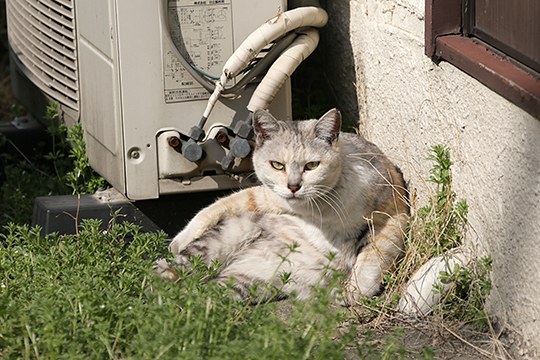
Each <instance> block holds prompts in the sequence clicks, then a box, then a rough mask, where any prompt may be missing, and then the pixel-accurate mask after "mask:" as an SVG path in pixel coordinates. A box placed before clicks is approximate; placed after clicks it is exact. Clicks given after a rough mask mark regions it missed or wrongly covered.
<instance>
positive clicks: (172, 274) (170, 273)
mask: <svg viewBox="0 0 540 360" xmlns="http://www.w3.org/2000/svg"><path fill="white" fill-rule="evenodd" d="M154 274H156V275H157V276H159V277H161V278H163V279H165V280H170V281H175V280H176V279H178V273H177V272H176V269H174V268H173V267H172V266H171V264H169V263H168V262H167V260H165V259H158V260H157V261H156V264H155V265H154Z"/></svg>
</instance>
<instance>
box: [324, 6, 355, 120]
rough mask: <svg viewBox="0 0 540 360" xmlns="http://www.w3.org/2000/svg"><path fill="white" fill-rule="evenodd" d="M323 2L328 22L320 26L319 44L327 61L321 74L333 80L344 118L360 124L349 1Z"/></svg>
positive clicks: (333, 95)
mask: <svg viewBox="0 0 540 360" xmlns="http://www.w3.org/2000/svg"><path fill="white" fill-rule="evenodd" d="M321 5H322V6H323V7H324V8H325V9H326V11H327V12H328V24H327V25H326V26H325V27H324V28H323V29H321V40H320V43H319V46H318V48H317V50H318V51H319V53H321V55H320V57H321V59H322V61H324V63H323V64H324V66H323V67H321V69H322V70H323V71H322V75H323V76H324V77H325V80H326V82H327V83H328V84H330V91H332V97H333V98H334V99H335V106H336V107H337V108H338V109H340V111H341V113H342V114H343V119H344V122H345V123H346V124H352V125H353V126H355V127H358V121H359V114H360V111H359V108H358V96H357V87H356V69H355V62H354V57H353V50H352V45H351V41H350V39H351V35H350V20H351V19H350V14H351V11H350V1H348V0H347V1H332V0H323V1H321ZM338 94H339V95H338Z"/></svg>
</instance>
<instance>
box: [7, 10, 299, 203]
mask: <svg viewBox="0 0 540 360" xmlns="http://www.w3.org/2000/svg"><path fill="white" fill-rule="evenodd" d="M162 4H163V3H162V1H161V0H160V1H158V0H71V1H70V0H7V10H8V12H7V15H8V36H9V41H10V46H11V49H12V52H13V54H12V57H13V58H14V59H15V61H14V62H15V65H16V66H17V67H18V68H19V69H20V71H22V72H23V73H24V74H25V75H26V76H27V77H28V79H30V81H31V82H32V83H34V84H35V85H36V86H37V87H38V88H39V89H40V90H41V91H42V92H43V93H44V94H46V95H47V97H48V98H51V99H54V100H57V101H58V102H59V103H60V104H61V106H62V108H63V109H64V110H65V111H66V113H68V114H69V115H70V116H71V117H73V118H75V120H77V119H78V120H80V122H81V123H82V124H83V127H84V130H85V141H86V148H87V149H86V150H87V155H88V158H89V161H90V164H91V165H92V167H93V168H94V169H95V170H96V171H97V172H99V173H100V174H101V175H102V176H103V177H104V178H105V179H106V180H107V181H108V182H109V183H110V184H111V185H113V186H114V187H115V188H116V189H118V190H119V191H120V192H122V193H124V194H125V195H126V196H127V197H128V198H130V199H133V200H137V199H152V198H158V197H159V196H160V195H164V194H172V193H178V192H186V191H187V192H195V191H206V190H218V189H230V188H235V187H238V186H242V184H243V182H244V179H245V178H246V177H247V175H248V174H249V173H250V172H251V171H252V170H251V164H250V160H249V158H246V159H242V160H241V161H240V160H237V161H236V163H235V166H234V167H233V168H232V169H231V170H230V171H227V172H226V171H223V170H222V169H221V166H220V164H219V161H218V160H219V159H220V158H221V157H223V156H224V155H225V154H226V153H227V151H228V150H227V146H226V144H225V146H224V145H223V144H222V143H218V142H217V141H216V139H215V137H216V135H217V133H218V132H222V133H223V132H224V133H226V134H228V136H230V137H231V140H233V134H232V132H231V131H230V130H231V129H234V127H235V125H236V123H237V122H239V121H242V120H245V119H246V118H247V117H248V114H249V112H248V110H247V109H246V105H247V103H248V102H249V99H250V96H251V94H252V92H253V90H254V86H249V87H248V88H246V90H245V91H244V92H243V93H242V94H241V95H240V96H238V97H236V98H230V99H229V98H221V99H220V100H219V101H218V102H217V104H216V106H215V107H214V109H213V111H212V113H211V115H210V117H209V118H208V120H207V122H206V125H205V127H204V130H205V133H206V137H205V139H204V140H203V141H202V144H203V148H204V150H205V157H204V158H203V159H202V160H201V161H198V162H195V163H193V162H189V161H188V160H186V159H185V158H184V157H183V156H182V154H181V153H180V152H179V151H178V149H175V148H173V147H171V146H170V145H169V143H168V139H169V138H170V137H171V136H173V137H177V138H180V139H182V140H186V139H187V135H188V133H189V130H190V128H191V127H192V126H194V125H196V124H197V123H198V122H199V120H200V118H201V115H202V113H203V111H204V109H205V107H206V103H207V99H208V97H209V95H210V94H209V93H208V91H206V90H203V89H202V88H201V87H199V86H197V84H196V83H195V82H194V80H193V78H192V77H190V76H189V75H186V72H185V70H184V69H183V67H182V65H181V64H180V63H179V62H178V59H175V57H174V55H173V52H172V51H171V49H170V48H169V43H168V42H167V41H166V39H165V37H164V31H166V30H164V29H166V26H165V24H164V19H162V18H161V16H160V13H163V11H162V10H161V9H160V7H161V6H162ZM286 5H287V4H286V1H283V0H206V1H187V0H169V1H168V6H167V12H168V15H169V19H172V21H171V23H170V25H171V34H172V36H173V38H174V39H176V41H178V40H179V39H182V41H181V42H182V44H181V45H182V46H184V47H185V49H186V51H187V53H188V56H189V57H190V58H191V59H192V60H193V62H194V63H195V64H197V65H198V66H199V67H201V68H202V69H203V70H204V71H207V72H210V73H212V74H213V75H218V76H219V75H220V72H221V67H222V66H223V64H224V62H225V61H226V60H227V58H228V57H229V56H230V55H231V54H232V52H233V51H234V50H235V49H236V48H237V47H238V46H239V45H240V44H241V42H242V41H243V40H244V39H245V38H246V37H247V36H248V35H249V34H250V33H251V32H252V31H253V30H255V29H256V28H257V27H259V26H260V25H261V24H263V23H264V22H265V21H267V20H268V19H270V18H272V17H273V16H275V15H276V14H278V13H280V12H282V11H284V10H286ZM70 16H71V17H72V18H71V19H70ZM175 20H176V22H175ZM176 41H175V42H176ZM176 43H177V42H176ZM177 44H178V43H177ZM62 71H63V72H64V73H65V74H64V73H61V72H62ZM18 96H19V97H21V96H22V97H24V94H18ZM270 110H271V111H272V112H273V113H274V114H275V115H276V116H277V117H279V118H282V119H291V91H290V83H289V82H288V81H287V83H286V84H285V85H284V86H283V88H282V89H281V90H280V92H279V93H278V95H277V96H276V98H275V99H274V101H273V102H272V104H271V107H270Z"/></svg>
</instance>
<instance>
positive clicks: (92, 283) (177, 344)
mask: <svg viewBox="0 0 540 360" xmlns="http://www.w3.org/2000/svg"><path fill="white" fill-rule="evenodd" d="M164 239H165V234H163V233H141V232H140V231H139V229H138V228H137V227H136V226H134V225H130V224H126V223H122V224H113V225H111V226H110V227H109V228H108V229H107V231H100V230H99V223H98V222H97V221H86V222H84V223H83V224H82V226H81V228H80V231H79V233H78V234H77V235H71V236H60V235H57V234H52V235H49V236H47V237H45V238H43V237H40V236H39V229H37V228H30V227H28V226H16V225H10V226H8V227H7V232H6V233H5V234H3V235H1V237H0V242H1V243H2V244H3V249H2V251H1V252H0V272H1V273H2V274H3V276H2V281H1V288H2V291H1V293H0V314H1V315H0V349H1V350H0V357H2V358H5V359H11V358H13V359H15V358H21V357H22V358H36V359H37V358H55V359H56V358H69V359H76V358H85V359H101V358H162V359H169V358H175V359H176V358H188V359H193V358H205V359H212V358H219V359H235V358H246V359H281V358H290V359H303V358H315V359H318V358H320V359H323V358H324V359H327V358H343V357H344V356H345V352H346V351H353V350H351V349H354V347H355V344H354V331H353V329H352V328H351V327H346V326H344V325H343V322H344V320H345V318H346V316H347V313H346V311H345V310H344V309H342V308H340V307H339V306H338V307H336V306H331V304H329V296H328V294H325V293H323V292H320V291H319V292H318V293H317V295H318V296H316V297H315V298H313V299H312V300H311V301H308V302H302V303H300V302H294V301H292V302H290V303H288V305H289V306H290V309H289V310H287V309H285V310H284V309H283V304H282V303H271V304H259V305H257V306H251V305H245V304H243V303H240V302H235V301H233V300H232V299H231V296H230V295H231V294H230V293H229V292H230V291H231V289H228V288H224V287H220V286H218V285H217V284H215V283H213V282H211V281H210V282H207V281H206V279H208V278H211V277H212V276H213V275H214V274H215V272H216V268H215V267H214V266H205V265H204V264H203V263H202V262H195V263H194V266H193V269H192V270H190V271H189V272H185V273H183V274H181V276H180V279H179V281H178V283H173V282H168V281H165V280H162V279H160V278H158V277H156V276H153V275H152V274H151V269H152V265H153V263H154V260H155V259H156V258H157V257H159V256H164V255H165V254H164V253H163V251H164V249H166V247H165V246H164ZM280 306H281V309H279V307H280ZM284 313H285V314H286V315H283V314H284Z"/></svg>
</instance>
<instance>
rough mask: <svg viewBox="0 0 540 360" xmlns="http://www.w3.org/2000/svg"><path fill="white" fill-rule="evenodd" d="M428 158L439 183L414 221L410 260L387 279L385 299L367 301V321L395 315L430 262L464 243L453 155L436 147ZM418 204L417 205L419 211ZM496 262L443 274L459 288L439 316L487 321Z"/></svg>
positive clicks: (464, 209)
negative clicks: (407, 287) (414, 279)
mask: <svg viewBox="0 0 540 360" xmlns="http://www.w3.org/2000/svg"><path fill="white" fill-rule="evenodd" d="M431 151H432V152H431V154H430V156H429V157H428V159H429V160H431V161H432V162H433V166H432V168H431V170H430V176H429V179H428V180H429V183H430V184H432V185H433V187H434V188H433V190H432V195H431V197H430V198H429V201H428V202H427V204H426V205H425V206H423V207H420V208H419V209H418V210H417V211H416V213H414V214H413V216H412V217H411V219H410V222H409V228H408V229H407V231H406V233H405V239H404V240H405V252H404V258H403V259H402V261H401V262H400V263H399V264H398V266H397V268H396V270H395V271H394V272H393V273H389V274H386V275H385V276H384V285H385V288H386V291H385V293H384V294H383V296H381V297H379V298H374V299H361V300H360V303H361V305H362V307H363V308H364V309H365V311H358V314H359V316H360V318H361V319H363V320H364V321H371V320H373V319H380V318H381V317H383V316H385V315H388V314H392V313H394V311H395V309H396V308H397V304H398V302H399V299H400V296H401V292H402V290H403V286H404V285H405V284H407V281H408V280H409V279H410V278H411V276H412V275H413V274H414V273H415V272H416V271H417V270H418V269H419V268H420V267H421V266H422V265H423V264H424V263H426V262H427V261H428V260H429V259H431V258H433V257H436V256H439V255H442V254H444V253H445V252H447V251H449V250H451V249H454V248H456V247H458V246H460V245H462V242H463V238H464V234H465V231H466V228H467V213H468V205H467V202H466V201H465V200H458V199H457V198H456V193H455V192H454V190H453V187H452V171H451V167H452V161H451V159H450V151H449V149H448V148H447V147H445V146H443V145H436V146H433V147H432V149H431ZM415 205H416V204H411V206H412V208H413V209H414V207H415ZM489 271H490V260H489V258H483V259H480V260H479V262H478V263H477V264H473V266H472V267H470V268H463V267H461V268H460V267H458V268H457V270H456V271H455V272H453V273H449V274H443V276H442V279H443V281H445V282H446V283H447V284H453V287H452V288H451V290H450V291H449V292H448V293H447V294H446V296H445V298H444V301H443V304H442V305H441V306H439V307H438V308H437V313H438V314H441V315H442V316H443V317H446V318H449V319H450V318H452V319H460V320H464V321H468V322H469V321H470V322H474V323H476V324H481V323H484V324H485V323H486V322H487V321H488V317H487V314H486V313H485V311H484V302H485V299H486V297H487V295H488V294H489V291H490V289H491V282H490V280H489Z"/></svg>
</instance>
